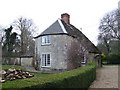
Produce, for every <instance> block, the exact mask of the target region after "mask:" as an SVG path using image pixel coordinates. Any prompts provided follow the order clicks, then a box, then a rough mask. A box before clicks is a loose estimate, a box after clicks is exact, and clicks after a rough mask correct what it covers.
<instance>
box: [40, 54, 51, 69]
mask: <svg viewBox="0 0 120 90" xmlns="http://www.w3.org/2000/svg"><path fill="white" fill-rule="evenodd" d="M43 54H45V55H48V54H49V55H50V64H49V65H43V57H42V55H43ZM46 57H47V56H46ZM45 61H46V62H45V63H48V62H47V59H46V60H45ZM41 67H51V53H49V52H47V53H41Z"/></svg>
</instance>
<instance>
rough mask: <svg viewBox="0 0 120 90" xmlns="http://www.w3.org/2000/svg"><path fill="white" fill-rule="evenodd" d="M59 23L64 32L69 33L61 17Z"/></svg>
mask: <svg viewBox="0 0 120 90" xmlns="http://www.w3.org/2000/svg"><path fill="white" fill-rule="evenodd" d="M58 23H59V24H60V26H61V28H62V30H63V32H64V33H67V31H66V29H65V27H64V25H63V23H62V22H61V19H58Z"/></svg>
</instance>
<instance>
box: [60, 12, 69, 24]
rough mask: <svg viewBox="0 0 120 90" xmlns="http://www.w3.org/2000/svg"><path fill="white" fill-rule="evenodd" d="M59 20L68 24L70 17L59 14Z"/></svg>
mask: <svg viewBox="0 0 120 90" xmlns="http://www.w3.org/2000/svg"><path fill="white" fill-rule="evenodd" d="M61 19H62V20H63V21H64V22H65V23H67V24H70V15H69V14H68V13H63V14H61Z"/></svg>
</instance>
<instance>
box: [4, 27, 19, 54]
mask: <svg viewBox="0 0 120 90" xmlns="http://www.w3.org/2000/svg"><path fill="white" fill-rule="evenodd" d="M12 29H13V27H12V26H10V27H9V28H7V29H5V30H4V31H5V35H4V42H3V53H4V54H7V53H12V52H13V50H14V46H15V44H16V38H17V33H16V32H12Z"/></svg>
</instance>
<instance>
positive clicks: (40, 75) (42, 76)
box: [1, 65, 50, 88]
mask: <svg viewBox="0 0 120 90" xmlns="http://www.w3.org/2000/svg"><path fill="white" fill-rule="evenodd" d="M1 67H2V70H4V69H10V68H12V69H22V70H24V71H25V70H26V68H25V67H21V66H17V65H1ZM31 74H34V75H35V76H34V77H32V78H26V79H16V80H13V81H6V82H5V83H2V87H3V88H13V86H15V87H18V88H19V87H20V88H22V87H24V86H26V85H27V86H31V84H32V85H36V82H37V83H38V82H39V81H41V80H42V81H46V77H47V76H48V75H50V74H46V73H32V72H31ZM33 83H34V84H33Z"/></svg>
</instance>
